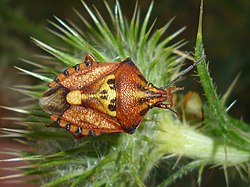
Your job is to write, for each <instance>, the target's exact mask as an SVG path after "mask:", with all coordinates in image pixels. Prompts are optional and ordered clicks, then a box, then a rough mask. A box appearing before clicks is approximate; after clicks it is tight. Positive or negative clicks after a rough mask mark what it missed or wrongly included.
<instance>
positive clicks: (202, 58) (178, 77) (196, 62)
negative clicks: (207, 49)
mask: <svg viewBox="0 0 250 187" xmlns="http://www.w3.org/2000/svg"><path fill="white" fill-rule="evenodd" d="M204 58H206V55H203V56H202V57H201V58H200V59H199V60H197V61H195V62H194V63H193V64H192V65H190V66H189V67H188V68H187V69H185V70H183V71H182V72H181V73H180V74H179V75H178V76H177V77H175V78H174V79H173V80H172V81H170V82H169V83H168V84H167V85H166V86H165V87H164V88H167V87H169V86H170V85H171V84H173V83H174V82H175V81H177V80H178V79H180V78H181V77H182V76H184V75H185V74H187V73H188V72H189V71H191V70H192V69H193V68H194V67H195V66H196V65H197V64H199V63H200V62H201V61H202V60H204Z"/></svg>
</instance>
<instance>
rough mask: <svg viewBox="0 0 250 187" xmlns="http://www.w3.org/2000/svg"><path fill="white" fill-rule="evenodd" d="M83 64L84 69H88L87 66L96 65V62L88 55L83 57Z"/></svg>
mask: <svg viewBox="0 0 250 187" xmlns="http://www.w3.org/2000/svg"><path fill="white" fill-rule="evenodd" d="M84 64H85V65H86V67H89V66H93V65H96V64H97V61H96V59H95V57H94V56H93V55H92V54H88V55H87V56H86V57H85V60H84Z"/></svg>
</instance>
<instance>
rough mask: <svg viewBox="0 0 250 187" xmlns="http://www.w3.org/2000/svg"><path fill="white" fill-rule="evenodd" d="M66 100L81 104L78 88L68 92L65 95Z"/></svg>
mask: <svg viewBox="0 0 250 187" xmlns="http://www.w3.org/2000/svg"><path fill="white" fill-rule="evenodd" d="M66 100H67V102H68V103H69V104H71V105H81V104H82V93H81V91H80V90H73V91H71V92H69V93H68V94H67V96H66Z"/></svg>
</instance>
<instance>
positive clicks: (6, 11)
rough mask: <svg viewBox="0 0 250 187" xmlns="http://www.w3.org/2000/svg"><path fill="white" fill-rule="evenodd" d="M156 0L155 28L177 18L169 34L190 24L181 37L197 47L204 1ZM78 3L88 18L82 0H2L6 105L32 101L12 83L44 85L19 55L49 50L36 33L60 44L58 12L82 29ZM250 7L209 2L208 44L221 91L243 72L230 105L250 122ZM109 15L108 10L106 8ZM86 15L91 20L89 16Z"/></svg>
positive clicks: (126, 6)
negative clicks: (55, 23) (55, 26)
mask: <svg viewBox="0 0 250 187" xmlns="http://www.w3.org/2000/svg"><path fill="white" fill-rule="evenodd" d="M85 2H86V3H87V4H88V5H89V6H91V4H94V5H95V6H96V7H97V8H98V10H99V11H100V12H102V9H105V8H104V3H103V1H100V0H96V1H91V0H86V1H85ZM107 2H110V4H114V0H112V1H108V0H107ZM138 2H139V6H140V9H141V12H142V14H143V15H144V14H145V12H146V11H147V9H148V6H149V4H150V2H151V1H149V0H138ZM154 2H155V3H154V9H153V12H152V18H155V17H157V23H156V26H155V29H157V28H159V27H160V26H162V25H163V24H164V23H166V22H167V21H169V19H171V18H173V17H175V20H174V22H173V23H172V26H171V28H170V29H169V30H168V32H167V33H166V34H171V33H173V32H175V31H176V30H178V29H180V28H182V27H183V26H186V27H187V29H186V30H185V31H184V32H183V33H182V34H181V35H179V36H178V37H177V38H176V40H175V41H176V42H177V41H179V40H182V39H185V40H186V41H188V44H187V45H185V46H184V47H183V48H182V50H184V51H193V48H194V44H195V39H196V32H197V25H198V14H199V4H200V2H199V1H198V0H182V1H180V0H155V1H154ZM120 4H121V7H122V10H123V13H124V15H125V16H127V17H128V19H130V18H131V16H132V13H133V10H134V5H135V1H134V0H126V1H121V2H120ZM72 7H74V8H75V9H77V10H78V11H79V12H80V13H82V15H83V16H87V13H86V12H85V10H84V8H83V6H82V4H81V2H80V0H70V1H69V0H57V1H50V0H36V1H30V0H19V1H15V0H0V80H1V85H0V93H1V95H0V105H4V106H22V104H23V103H24V102H28V100H27V99H25V97H24V96H23V95H21V94H19V93H16V92H15V91H12V90H10V89H9V87H11V86H13V85H18V84H28V85H35V84H39V81H38V80H36V79H34V78H31V77H30V76H23V75H21V74H20V73H18V71H17V70H15V69H14V68H13V66H19V67H22V68H27V69H29V68H32V67H27V64H24V63H23V62H22V61H21V60H19V58H24V59H28V60H32V59H35V55H39V54H43V52H42V51H41V50H40V49H39V48H37V47H36V46H35V45H34V44H33V43H32V42H31V41H30V36H32V37H34V38H37V39H38V40H41V41H44V42H45V43H49V44H57V45H60V41H58V40H57V39H56V38H55V37H54V36H53V35H52V34H50V33H49V32H48V31H46V28H51V26H50V25H49V23H48V20H54V18H53V15H56V16H57V17H59V18H62V19H68V20H71V21H73V22H74V23H76V25H78V26H79V27H81V25H82V24H81V22H80V20H79V19H78V17H77V16H76V15H75V13H74V11H73V10H72ZM249 10H250V1H249V0H238V1H233V0H221V1H205V2H204V23H203V35H204V36H203V38H204V46H205V50H206V55H207V59H208V60H209V68H210V71H211V74H212V77H213V79H214V82H215V84H216V86H217V92H218V93H219V94H223V93H225V91H226V89H227V88H228V87H229V86H230V84H231V83H232V81H233V79H234V78H235V77H236V75H237V74H238V73H241V75H240V78H239V80H238V82H237V84H236V86H235V88H234V90H233V93H232V94H231V96H230V98H229V103H228V105H229V104H230V102H233V101H234V100H237V102H236V104H235V105H234V106H233V107H232V109H231V110H230V111H229V113H230V114H231V115H232V116H235V117H236V118H241V119H242V120H244V121H246V122H250V107H249V106H250V11H249ZM105 13H107V12H106V9H105ZM107 17H108V15H107ZM86 18H87V19H90V18H89V16H87V17H86ZM151 21H153V19H152V20H151ZM193 74H194V73H193ZM178 84H179V85H180V84H182V85H184V86H185V92H188V91H189V90H195V91H198V92H199V93H200V94H202V89H201V86H200V85H199V83H198V78H197V77H191V76H188V77H186V80H184V81H183V82H182V83H178ZM13 115H14V114H13V113H10V112H8V111H6V110H2V109H0V117H3V116H13ZM9 125H10V122H8V123H6V121H3V120H0V126H2V127H7V126H9ZM1 147H2V146H1ZM1 149H2V148H1ZM222 178H223V177H222Z"/></svg>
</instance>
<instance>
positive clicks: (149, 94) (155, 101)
mask: <svg viewBox="0 0 250 187" xmlns="http://www.w3.org/2000/svg"><path fill="white" fill-rule="evenodd" d="M183 89H184V87H174V86H171V87H168V88H167V89H163V88H157V87H156V86H154V85H153V84H152V83H149V84H148V85H147V87H146V97H145V99H146V101H147V104H148V106H149V107H150V108H153V107H159V108H167V109H170V108H171V107H172V106H173V101H172V92H173V91H176V90H183ZM170 110H171V109H170ZM171 111H172V110H171Z"/></svg>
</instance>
